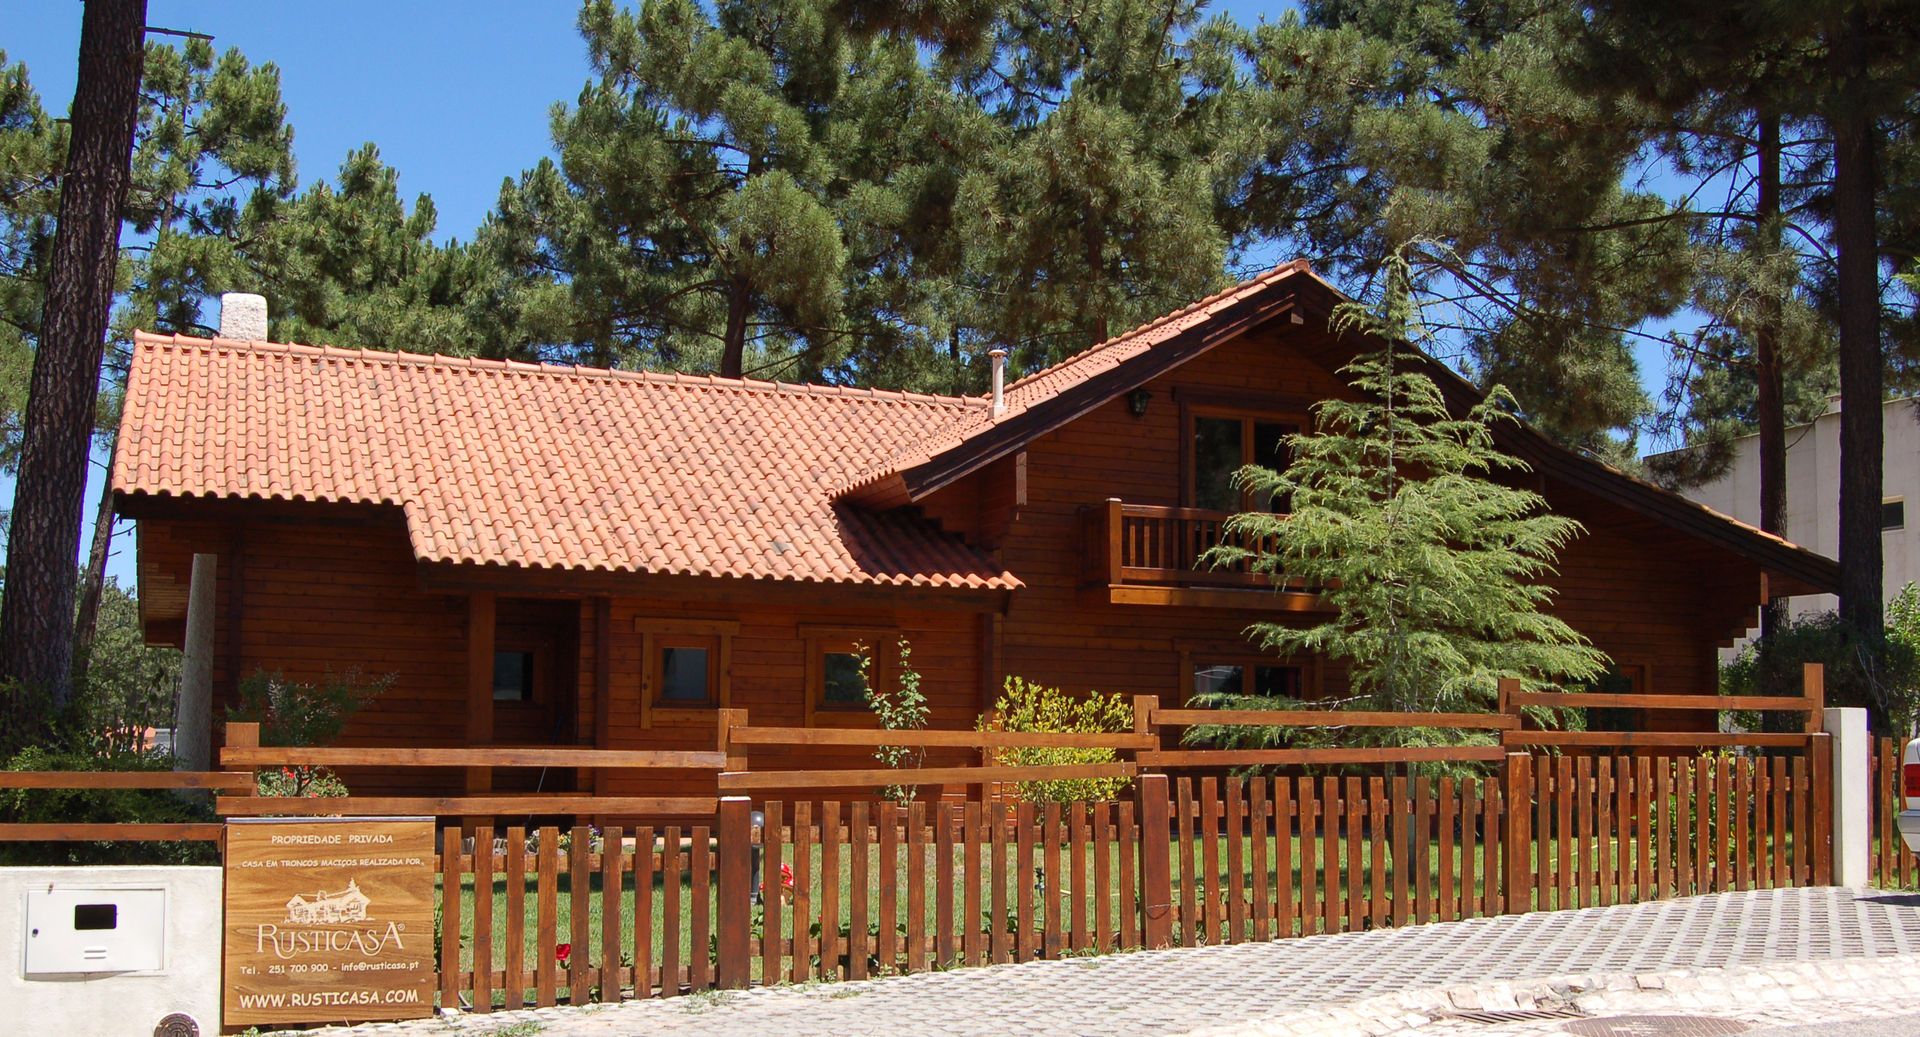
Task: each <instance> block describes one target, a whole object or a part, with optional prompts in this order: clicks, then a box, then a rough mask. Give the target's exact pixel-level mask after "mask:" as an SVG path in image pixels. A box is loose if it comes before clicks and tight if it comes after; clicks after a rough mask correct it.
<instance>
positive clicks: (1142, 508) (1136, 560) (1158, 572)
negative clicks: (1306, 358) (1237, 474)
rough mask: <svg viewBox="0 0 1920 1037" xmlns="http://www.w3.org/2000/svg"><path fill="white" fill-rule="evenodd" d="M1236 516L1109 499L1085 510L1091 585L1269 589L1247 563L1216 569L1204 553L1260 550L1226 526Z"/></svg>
mask: <svg viewBox="0 0 1920 1037" xmlns="http://www.w3.org/2000/svg"><path fill="white" fill-rule="evenodd" d="M1231 517H1232V514H1231V513H1230V512H1225V511H1206V510H1203V509H1200V508H1170V507H1163V506H1160V505H1153V504H1126V503H1123V502H1121V501H1120V500H1119V499H1117V498H1110V499H1108V500H1107V501H1106V502H1105V503H1104V504H1099V505H1095V506H1093V507H1089V508H1085V509H1082V511H1081V523H1082V526H1081V543H1082V547H1083V554H1084V560H1085V567H1086V573H1085V575H1086V580H1087V582H1088V583H1090V584H1105V585H1108V586H1116V585H1119V584H1128V583H1134V584H1156V585H1162V586H1188V587H1192V586H1226V587H1266V586H1270V585H1271V581H1269V580H1268V578H1267V577H1266V576H1264V575H1261V574H1258V573H1254V572H1250V571H1248V570H1249V565H1248V563H1246V562H1239V563H1236V564H1233V565H1228V566H1221V567H1218V568H1216V567H1214V566H1212V565H1209V564H1208V563H1207V562H1206V561H1205V558H1206V553H1207V551H1209V550H1210V549H1212V548H1213V547H1215V546H1217V545H1219V544H1222V543H1234V544H1238V545H1240V546H1243V547H1251V548H1255V549H1257V548H1258V547H1259V545H1257V544H1252V543H1248V542H1247V541H1246V540H1245V539H1244V538H1240V537H1236V536H1234V535H1233V534H1231V533H1228V532H1227V531H1226V529H1225V525H1226V521H1227V519H1229V518H1231Z"/></svg>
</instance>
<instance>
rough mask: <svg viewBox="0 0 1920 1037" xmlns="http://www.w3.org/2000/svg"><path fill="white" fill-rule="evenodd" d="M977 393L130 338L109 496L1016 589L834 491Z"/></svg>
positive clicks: (450, 537) (581, 563)
mask: <svg viewBox="0 0 1920 1037" xmlns="http://www.w3.org/2000/svg"><path fill="white" fill-rule="evenodd" d="M984 408H985V402H984V401H982V400H977V399H962V398H954V397H939V396H922V395H915V394H908V393H898V392H885V391H878V390H866V389H841V388H831V387H822V386H795V385H782V384H776V383H773V382H757V381H746V380H738V379H725V378H717V377H709V376H698V377H696V376H687V375H674V374H643V373H631V372H615V371H601V370H593V369H587V368H571V367H553V366H537V365H529V364H518V363H507V362H500V361H488V360H468V359H459V358H450V357H442V356H427V355H421V354H408V353H385V352H374V351H364V352H363V351H357V350H340V349H331V348H316V347H311V346H299V345H277V344H271V343H263V342H234V341H228V340H224V339H215V340H212V341H209V340H206V339H195V338H184V337H177V336H176V337H162V336H156V335H147V334H141V335H137V336H136V338H135V346H134V358H133V367H132V372H131V374H130V376H129V378H128V383H127V400H126V407H125V413H124V415H123V417H122V421H121V434H120V446H119V451H118V454H117V456H116V459H115V462H114V470H113V486H114V488H115V489H116V490H118V491H119V492H121V493H125V494H151V495H160V496H172V497H198V498H258V499H265V500H293V501H302V500H304V501H329V502H346V503H382V504H393V505H398V506H400V507H402V508H403V509H404V511H405V515H406V521H407V528H408V531H409V534H410V536H411V538H412V543H413V550H414V554H415V556H416V557H417V558H419V559H420V560H421V561H427V562H452V563H472V564H500V565H517V566H529V567H537V568H548V569H571V570H600V571H610V572H645V573H678V574H694V575H703V576H722V575H725V576H743V577H752V578H758V579H783V580H813V581H825V582H841V583H883V584H916V585H922V586H958V587H976V588H988V587H991V588H1016V587H1019V586H1020V581H1019V580H1018V579H1016V578H1015V577H1014V576H1013V575H1012V574H1011V573H1008V572H1006V571H1005V570H1004V569H1003V568H1002V567H1001V566H999V565H998V564H996V563H994V562H993V561H992V560H991V559H990V558H989V557H987V556H986V555H985V554H984V553H982V552H979V551H976V550H975V549H973V548H971V547H969V546H968V545H966V544H965V543H964V542H963V541H961V540H960V539H959V538H957V537H955V536H952V535H949V534H947V533H945V532H943V531H942V530H940V529H939V528H938V527H937V526H936V525H934V524H933V523H930V522H927V521H925V520H924V519H921V518H919V517H918V516H917V515H916V514H915V513H913V512H910V511H908V512H888V513H882V514H870V513H866V512H862V511H860V510H859V509H857V508H854V507H852V506H849V505H844V504H837V503H835V501H834V499H833V498H834V492H833V491H834V488H835V487H836V486H838V485H840V484H842V483H845V482H846V481H848V480H850V479H852V478H853V477H854V476H855V475H856V474H857V473H859V472H862V471H865V470H868V469H871V468H873V467H874V466H876V465H878V464H880V463H881V462H883V461H884V460H885V459H886V458H888V457H892V456H895V455H896V454H899V453H900V452H901V451H903V450H905V449H907V448H908V447H909V445H910V444H912V443H915V442H919V441H922V440H925V439H928V438H930V437H932V436H933V435H935V434H936V433H937V432H939V431H940V430H942V429H945V428H947V427H950V426H952V425H955V424H957V423H960V422H963V421H965V420H967V419H968V418H969V417H970V416H971V415H972V414H973V413H974V412H976V411H982V410H984Z"/></svg>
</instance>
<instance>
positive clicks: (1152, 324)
mask: <svg viewBox="0 0 1920 1037" xmlns="http://www.w3.org/2000/svg"><path fill="white" fill-rule="evenodd" d="M1296 274H1307V275H1309V276H1312V275H1313V271H1312V269H1311V268H1310V267H1309V266H1308V265H1307V262H1306V260H1304V259H1296V260H1294V261H1292V262H1290V263H1285V264H1282V265H1280V266H1277V267H1274V268H1273V269H1272V270H1269V271H1267V272H1266V273H1264V274H1261V275H1260V276H1258V277H1255V278H1252V279H1250V280H1246V281H1242V282H1240V283H1239V284H1236V285H1234V286H1232V287H1231V288H1227V289H1224V290H1222V291H1219V292H1215V293H1214V294H1212V295H1209V296H1207V297H1206V298H1204V299H1202V300H1200V301H1199V302H1196V303H1194V304H1193V305H1191V306H1187V307H1185V308H1183V309H1179V310H1175V311H1174V312H1172V313H1169V314H1167V315H1166V316H1164V317H1159V318H1156V319H1154V320H1151V321H1148V322H1147V323H1145V324H1142V325H1140V326H1139V327H1137V328H1134V329H1133V330H1131V331H1127V332H1124V333H1122V334H1119V335H1116V336H1114V337H1113V338H1110V339H1108V340H1106V341H1105V342H1102V343H1100V344H1099V345H1096V346H1091V347H1089V348H1087V349H1085V350H1083V351H1081V352H1079V353H1075V354H1074V355H1073V356H1070V357H1068V358H1067V359H1065V360H1062V361H1061V362H1060V363H1057V364H1055V365H1053V366H1052V367H1049V368H1045V369H1043V370H1040V371H1035V372H1034V373H1032V374H1029V375H1027V376H1026V377H1024V378H1021V379H1020V380H1018V381H1016V382H1013V383H1012V384H1010V385H1008V386H1007V388H1006V407H1005V409H1004V410H1002V411H1001V412H1000V414H999V415H998V416H997V417H996V416H994V415H993V414H991V413H990V410H989V408H986V407H982V408H979V409H978V410H977V411H975V412H974V413H972V414H970V415H968V417H967V419H966V420H964V421H961V422H958V423H956V424H954V425H953V426H951V427H949V428H947V429H946V430H945V431H943V432H941V433H939V434H938V435H936V436H933V437H931V438H928V439H925V440H921V441H917V442H914V443H912V444H910V445H908V446H907V448H906V449H904V450H902V451H901V452H900V453H898V454H895V455H894V456H892V457H889V458H887V459H886V462H885V463H884V464H880V465H876V466H875V467H873V468H871V469H868V470H866V471H864V472H861V473H860V474H859V476H858V477H856V478H855V479H853V480H851V481H850V482H848V483H847V484H846V485H845V486H843V487H841V488H840V493H841V494H842V495H844V496H853V497H859V496H861V494H860V491H861V490H863V489H865V488H866V487H869V486H872V485H873V484H875V483H878V482H880V481H882V480H884V479H888V478H890V477H892V476H895V475H898V474H900V473H901V472H903V471H905V470H907V469H909V468H913V467H915V466H917V465H921V464H925V463H926V462H928V461H931V460H932V459H934V458H936V457H939V456H940V455H941V454H943V453H945V452H947V451H949V450H952V449H953V448H955V447H957V446H960V445H961V444H963V443H965V442H967V441H968V440H970V439H973V438H974V437H976V436H980V435H984V434H985V433H987V432H990V431H992V430H993V429H994V427H995V426H998V425H1000V424H1003V423H1005V422H1006V421H1008V420H1010V419H1012V418H1015V417H1018V416H1019V415H1020V414H1022V413H1024V412H1025V411H1026V410H1028V409H1029V408H1031V407H1033V406H1034V405H1035V404H1038V403H1042V402H1044V401H1046V400H1050V399H1053V398H1054V397H1057V396H1059V395H1060V394H1061V393H1063V392H1066V391H1067V390H1069V389H1072V388H1073V387H1074V386H1077V385H1080V384H1081V383H1083V382H1085V381H1087V380H1088V379H1090V378H1093V377H1094V376H1096V375H1099V374H1101V373H1103V372H1106V371H1110V370H1112V369H1114V368H1116V367H1119V366H1120V365H1121V364H1124V363H1126V362H1127V361H1129V360H1132V359H1133V358H1135V357H1137V356H1140V355H1141V354H1143V353H1146V352H1147V351H1149V350H1151V349H1152V348H1153V347H1154V346H1156V345H1159V344H1160V343H1162V342H1166V341H1168V340H1170V339H1172V338H1174V337H1175V336H1177V335H1179V334H1180V333H1181V332H1184V331H1187V330H1188V329H1190V328H1193V327H1196V326H1198V325H1201V324H1204V323H1206V322H1207V321H1208V320H1210V319H1211V318H1213V317H1214V316H1215V315H1216V314H1218V313H1220V312H1221V311H1222V310H1225V309H1227V308H1228V307H1230V306H1233V305H1234V304H1236V303H1239V302H1241V301H1243V300H1245V299H1246V298H1247V297H1249V296H1251V295H1254V294H1256V293H1258V292H1260V291H1262V290H1264V289H1266V288H1268V287H1269V286H1271V285H1273V284H1275V283H1276V282H1279V281H1284V280H1286V279H1287V278H1290V277H1292V276H1294V275H1296Z"/></svg>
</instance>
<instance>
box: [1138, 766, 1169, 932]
mask: <svg viewBox="0 0 1920 1037" xmlns="http://www.w3.org/2000/svg"><path fill="white" fill-rule="evenodd" d="M1172 838H1173V832H1172V830H1171V829H1169V828H1168V827H1167V776H1166V775H1164V774H1142V775H1140V907H1141V915H1142V916H1143V917H1142V918H1141V926H1140V934H1141V936H1142V937H1143V939H1142V941H1141V942H1142V943H1143V944H1145V946H1146V948H1147V949H1148V950H1158V949H1160V948H1162V947H1170V946H1172V945H1173V869H1172V867H1171V859H1170V855H1169V851H1170V850H1171V848H1172V847H1171V846H1170V840H1172Z"/></svg>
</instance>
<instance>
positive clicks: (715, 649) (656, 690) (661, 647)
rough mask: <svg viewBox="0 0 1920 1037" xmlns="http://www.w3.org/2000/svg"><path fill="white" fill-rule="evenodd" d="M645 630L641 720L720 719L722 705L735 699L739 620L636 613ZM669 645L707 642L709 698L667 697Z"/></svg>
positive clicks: (645, 723)
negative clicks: (673, 698) (735, 640)
mask: <svg viewBox="0 0 1920 1037" xmlns="http://www.w3.org/2000/svg"><path fill="white" fill-rule="evenodd" d="M633 629H634V632H636V633H638V634H639V635H640V659H641V664H640V726H641V727H642V728H651V727H652V726H653V725H654V723H655V722H656V721H669V722H679V723H718V719H717V717H718V711H719V710H722V709H727V708H729V704H730V703H731V701H732V688H731V685H732V679H733V636H734V635H735V634H737V633H739V632H740V624H739V623H738V622H736V621H733V620H699V619H662V618H649V617H644V616H642V617H636V618H635V619H634V622H633ZM668 648H704V649H706V651H707V701H706V702H701V703H696V702H689V701H687V700H684V699H676V700H668V699H663V698H662V697H661V695H662V694H663V693H664V692H665V691H666V679H665V672H664V670H665V666H666V649H668Z"/></svg>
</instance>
